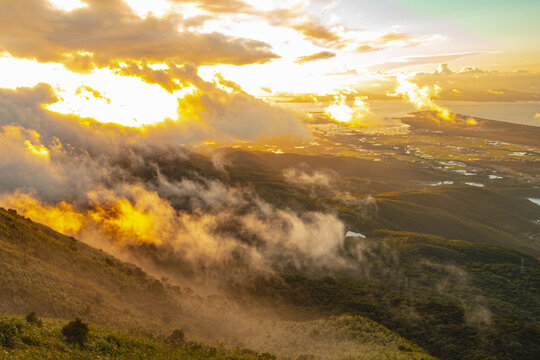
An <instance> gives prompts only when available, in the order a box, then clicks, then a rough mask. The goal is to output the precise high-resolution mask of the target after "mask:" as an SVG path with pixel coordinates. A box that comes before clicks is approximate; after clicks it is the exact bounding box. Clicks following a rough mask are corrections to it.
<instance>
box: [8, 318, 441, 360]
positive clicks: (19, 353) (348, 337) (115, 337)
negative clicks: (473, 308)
mask: <svg viewBox="0 0 540 360" xmlns="http://www.w3.org/2000/svg"><path fill="white" fill-rule="evenodd" d="M66 323H67V321H65V320H64V321H63V320H58V319H47V320H45V321H44V322H43V325H42V326H37V325H36V324H31V323H28V322H25V321H24V319H22V318H19V317H8V316H3V317H0V358H2V359H6V360H8V359H9V360H19V359H20V360H33V359H35V360H38V359H39V360H42V359H51V360H52V359H55V360H61V359H66V360H67V359H80V360H84V359H141V360H142V359H155V360H165V359H167V360H168V359H229V360H233V359H237V360H242V359H245V360H273V359H276V356H274V355H272V354H270V353H257V352H256V351H253V350H250V349H247V348H239V347H237V348H235V349H227V348H226V347H225V346H223V345H219V346H216V347H212V346H206V345H203V344H200V343H197V342H193V341H188V339H185V338H183V337H182V336H181V335H180V336H175V334H174V333H172V334H171V335H169V336H152V335H148V334H146V335H143V334H137V333H133V332H127V331H125V330H119V329H113V328H110V327H104V326H99V325H94V324H90V325H89V330H90V331H89V334H88V341H87V342H86V344H85V345H84V346H83V347H81V346H79V345H77V344H70V343H68V342H67V341H66V338H65V337H64V336H63V335H62V333H61V329H62V327H63V326H64V325H65V324H66ZM290 328H291V331H296V332H297V333H296V337H295V336H293V337H292V338H291V339H290V340H291V341H290V342H289V344H283V345H281V344H280V346H285V349H279V350H280V351H283V350H287V349H286V348H287V347H288V346H291V345H292V344H293V343H294V341H296V340H298V339H297V338H298V336H299V334H302V333H303V332H308V333H309V336H310V338H311V339H312V343H313V346H311V347H310V348H309V349H306V353H304V354H300V355H298V356H297V357H296V358H298V359H313V358H315V355H313V354H319V352H320V351H321V350H324V351H325V353H326V354H330V353H331V351H333V354H335V355H337V356H334V357H333V358H336V359H339V358H345V357H342V356H339V354H340V353H343V348H341V347H340V348H338V346H340V345H341V346H345V347H349V348H350V349H355V351H356V354H357V355H356V356H347V357H346V358H347V359H353V358H355V359H356V358H358V359H373V360H375V359H381V358H385V359H395V360H408V359H410V360H413V359H418V360H420V359H424V360H430V359H435V358H433V357H431V356H429V355H427V354H426V353H425V352H423V351H421V350H420V349H419V348H418V347H417V346H414V345H412V344H410V343H409V342H407V341H405V340H403V339H401V338H399V337H398V336H396V335H395V334H393V333H391V332H390V331H389V330H387V329H385V328H383V327H382V326H380V325H378V324H376V323H373V322H371V321H369V320H367V319H363V318H361V317H359V316H356V317H353V316H343V317H334V318H330V319H323V320H319V321H315V322H309V323H302V324H291V325H290ZM323 337H329V338H330V339H333V340H335V344H336V345H335V346H336V348H335V349H328V348H325V349H321V346H317V344H321V341H320V340H321V339H322V338H323ZM344 340H345V341H344ZM324 358H326V356H324Z"/></svg>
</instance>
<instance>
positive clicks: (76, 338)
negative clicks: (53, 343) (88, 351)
mask: <svg viewBox="0 0 540 360" xmlns="http://www.w3.org/2000/svg"><path fill="white" fill-rule="evenodd" d="M62 335H64V337H65V338H66V341H67V342H68V343H71V344H79V346H81V347H83V346H84V343H85V342H86V340H87V338H88V325H87V324H85V323H83V322H82V321H81V319H79V318H77V319H75V320H73V321H70V322H69V323H68V324H67V325H66V326H64V327H63V328H62Z"/></svg>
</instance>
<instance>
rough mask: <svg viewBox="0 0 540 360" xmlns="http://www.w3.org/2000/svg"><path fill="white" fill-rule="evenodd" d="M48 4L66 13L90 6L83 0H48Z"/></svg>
mask: <svg viewBox="0 0 540 360" xmlns="http://www.w3.org/2000/svg"><path fill="white" fill-rule="evenodd" d="M48 2H49V3H51V5H53V6H54V7H56V8H57V9H60V10H64V11H73V10H75V9H81V8H84V7H87V6H88V4H86V3H85V2H84V1H81V0H48Z"/></svg>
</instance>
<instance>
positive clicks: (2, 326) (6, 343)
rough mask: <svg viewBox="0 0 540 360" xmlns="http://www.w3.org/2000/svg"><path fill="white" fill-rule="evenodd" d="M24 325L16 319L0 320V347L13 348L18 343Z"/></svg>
mask: <svg viewBox="0 0 540 360" xmlns="http://www.w3.org/2000/svg"><path fill="white" fill-rule="evenodd" d="M23 328H24V324H23V323H22V322H21V321H20V320H17V319H9V318H0V346H3V347H7V348H13V347H15V346H16V345H17V343H18V342H19V341H20V339H19V337H20V335H21V334H22V332H23Z"/></svg>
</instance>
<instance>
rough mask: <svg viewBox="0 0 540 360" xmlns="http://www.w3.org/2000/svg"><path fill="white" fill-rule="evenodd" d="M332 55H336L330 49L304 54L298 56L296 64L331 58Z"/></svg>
mask: <svg viewBox="0 0 540 360" xmlns="http://www.w3.org/2000/svg"><path fill="white" fill-rule="evenodd" d="M333 57H336V53H333V52H331V51H320V52H318V53H315V54H311V55H306V56H300V57H299V58H297V59H296V62H297V63H298V64H303V63H306V62H310V61H316V60H323V59H331V58H333Z"/></svg>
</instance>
